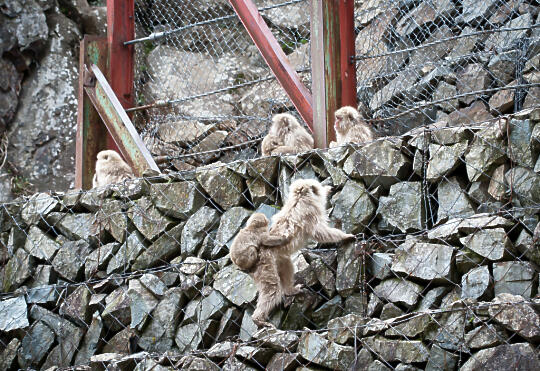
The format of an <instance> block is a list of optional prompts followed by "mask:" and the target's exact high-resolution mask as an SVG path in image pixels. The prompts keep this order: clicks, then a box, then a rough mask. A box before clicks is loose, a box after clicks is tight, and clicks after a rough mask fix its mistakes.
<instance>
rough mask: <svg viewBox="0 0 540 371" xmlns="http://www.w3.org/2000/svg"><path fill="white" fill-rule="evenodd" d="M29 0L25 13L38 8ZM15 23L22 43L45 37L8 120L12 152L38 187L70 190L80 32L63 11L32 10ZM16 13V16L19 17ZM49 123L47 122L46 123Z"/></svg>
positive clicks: (25, 173) (11, 154)
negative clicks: (39, 55)
mask: <svg viewBox="0 0 540 371" xmlns="http://www.w3.org/2000/svg"><path fill="white" fill-rule="evenodd" d="M30 4H34V5H35V2H34V1H32V2H31V3H25V6H24V7H22V9H25V13H27V11H30V9H34V7H33V6H31V5H30ZM27 14H28V18H15V22H16V23H18V20H24V21H22V22H21V23H20V24H18V25H17V26H16V27H17V30H18V31H17V32H16V35H17V38H18V40H19V43H22V44H21V45H24V46H29V43H31V44H34V42H35V41H38V40H45V39H46V38H47V31H49V35H48V36H49V40H48V41H47V44H46V47H45V50H44V56H43V58H41V59H40V61H39V68H35V69H34V70H32V71H31V73H30V75H29V76H28V77H27V78H26V79H25V82H24V84H23V87H22V89H21V95H20V99H19V105H18V107H19V108H18V110H17V113H16V114H15V117H14V119H13V122H12V123H11V124H10V131H9V136H10V144H12V146H10V151H9V156H10V158H16V159H18V163H19V164H21V169H20V170H21V175H22V176H24V177H25V178H28V179H29V181H30V182H31V183H32V184H33V185H34V186H35V188H36V189H39V190H43V191H49V190H51V189H53V190H67V189H68V188H70V187H71V186H72V182H73V179H74V173H73V166H74V163H75V158H74V157H75V129H76V127H75V125H73V123H74V122H76V119H77V117H76V115H77V99H76V97H77V86H78V85H77V81H78V72H77V71H78V55H77V54H78V53H77V52H76V51H75V48H73V45H77V44H78V42H79V40H80V38H81V34H80V32H79V30H78V28H77V25H76V24H75V23H74V22H73V21H71V20H69V19H68V18H67V17H66V16H64V15H63V14H61V13H60V12H58V13H56V12H52V14H48V15H47V22H48V26H49V29H48V28H47V25H46V24H45V15H44V14H43V12H42V11H41V9H40V10H39V11H36V10H31V11H30V12H29V13H27ZM17 19H18V20H17ZM43 123H46V124H43Z"/></svg>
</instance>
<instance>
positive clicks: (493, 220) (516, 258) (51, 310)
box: [0, 109, 540, 370]
mask: <svg viewBox="0 0 540 371" xmlns="http://www.w3.org/2000/svg"><path fill="white" fill-rule="evenodd" d="M539 133H540V109H535V110H530V109H529V110H525V111H521V112H519V113H516V114H513V115H511V116H508V117H502V118H500V119H497V120H492V121H490V122H484V123H478V124H477V125H475V126H473V127H458V128H456V127H449V126H447V125H446V124H445V123H438V124H435V125H431V126H427V127H426V128H424V129H422V130H413V131H411V132H409V133H406V134H405V135H402V136H399V137H387V138H381V139H379V140H377V141H375V142H373V143H371V144H368V145H365V146H357V145H349V146H345V147H341V148H335V149H331V150H327V151H320V150H314V151H312V152H310V153H306V154H302V155H298V156H296V155H295V156H283V157H281V158H278V157H267V158H259V159H256V160H248V161H238V162H234V163H230V164H219V165H210V166H207V167H200V168H198V169H197V170H196V171H185V172H180V173H173V174H170V175H168V176H163V177H156V178H143V179H135V180H130V181H129V182H128V183H126V184H124V185H116V186H112V187H110V188H107V189H96V190H93V191H90V192H86V193H68V194H65V195H49V194H44V193H42V194H36V195H34V196H32V197H30V198H29V199H26V200H17V201H16V202H13V203H9V204H4V205H2V208H1V209H0V210H1V212H0V226H1V230H0V241H1V242H2V244H1V246H2V247H1V250H0V262H1V268H0V284H1V285H0V287H1V288H2V292H3V293H4V294H3V296H2V297H1V301H0V334H1V338H2V339H8V341H4V342H3V344H5V345H2V347H1V348H0V353H1V354H0V362H1V363H0V365H1V367H0V369H10V368H18V367H22V368H25V367H32V368H41V369H47V368H49V367H52V366H61V367H63V366H71V365H86V366H88V365H94V366H95V367H102V366H99V365H111V367H113V366H112V365H113V364H114V365H117V366H118V367H120V366H121V367H124V365H125V367H126V368H129V367H130V366H129V365H133V367H135V365H136V366H137V367H138V369H139V370H147V369H148V370H149V369H152V367H157V366H156V365H157V364H159V367H163V368H170V367H173V366H174V367H183V368H185V369H218V367H225V368H230V369H251V368H255V369H257V368H265V367H266V368H268V369H281V368H285V369H294V368H302V367H304V368H305V369H311V368H312V367H323V368H330V369H348V368H349V367H352V366H355V367H357V368H359V369H364V368H368V367H369V368H370V369H386V368H389V369H391V368H399V369H429V370H433V369H445V368H447V369H457V368H459V369H460V370H469V369H471V370H472V369H478V368H479V367H484V368H489V367H501V365H503V367H506V366H507V367H510V368H511V367H513V366H512V365H514V364H515V363H516V362H518V361H519V363H520V365H525V366H523V367H524V369H534V367H533V366H531V367H530V368H527V367H528V365H534V364H536V362H537V357H538V345H539V341H540V316H539V313H538V311H537V308H538V305H539V304H540V302H539V301H538V298H537V297H536V295H537V294H538V292H539V288H538V278H539V273H540V271H539V270H538V266H539V265H540V253H539V251H540V250H539V249H540V247H539V245H538V236H534V235H533V231H534V230H535V228H536V229H538V228H539V227H538V210H539V208H538V205H539V203H540V176H539V175H538V174H537V170H536V171H535V170H533V169H534V168H535V167H538V161H539V159H538V152H539V148H540V135H539ZM298 178H315V179H319V180H320V181H321V182H322V183H323V184H327V185H331V186H333V187H334V189H333V192H332V195H331V197H330V200H329V205H328V206H329V216H330V220H331V221H332V223H333V224H334V225H336V226H337V227H339V228H341V229H343V230H345V231H347V232H351V233H355V234H359V236H363V237H364V241H363V242H364V243H363V244H360V243H359V244H347V245H344V246H338V247H337V248H334V247H332V246H319V247H320V248H318V249H305V250H303V251H302V252H300V253H299V254H298V255H297V256H295V259H294V261H295V265H296V270H297V275H296V276H297V280H298V281H300V282H303V283H304V284H305V285H306V287H307V290H306V292H305V293H303V294H301V295H299V296H297V297H295V298H293V299H291V298H289V299H288V300H287V302H286V303H285V305H283V306H281V307H280V308H279V309H277V310H276V311H274V313H273V314H272V317H271V322H272V323H273V324H274V325H276V327H277V328H278V329H279V330H258V329H257V328H256V326H255V325H254V324H253V322H252V321H251V313H252V310H253V307H254V303H255V302H256V296H257V295H256V288H255V286H254V283H253V280H252V279H251V277H250V276H249V275H247V274H246V273H244V272H241V271H239V270H237V269H236V268H235V266H233V265H232V263H231V262H230V259H229V257H228V250H229V246H230V244H231V240H232V239H233V238H234V236H235V234H236V233H237V231H238V230H239V229H240V228H241V227H242V225H243V223H244V222H245V221H246V220H247V218H248V217H249V215H251V213H252V212H253V211H255V210H257V211H260V212H263V213H265V214H266V215H268V216H271V215H273V214H274V213H276V212H277V210H278V209H279V205H281V204H282V200H283V199H284V198H286V197H287V195H288V192H289V185H290V183H291V182H292V181H293V180H295V179H298ZM362 234H363V235H362ZM310 246H311V247H314V245H310ZM362 246H363V247H364V248H362ZM322 247H324V248H322ZM369 250H371V251H369ZM363 252H366V254H367V255H363ZM129 352H142V353H140V354H138V355H127V353H129ZM163 354H166V356H165V357H162V356H156V355H163ZM173 361H174V362H173ZM167 362H169V363H167ZM171 362H173V363H171ZM526 366H527V367H526Z"/></svg>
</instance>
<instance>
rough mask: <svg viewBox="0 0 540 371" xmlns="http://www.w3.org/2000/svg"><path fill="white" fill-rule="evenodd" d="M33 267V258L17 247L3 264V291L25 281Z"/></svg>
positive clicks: (12, 288)
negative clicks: (13, 253)
mask: <svg viewBox="0 0 540 371" xmlns="http://www.w3.org/2000/svg"><path fill="white" fill-rule="evenodd" d="M34 269H35V259H34V257H32V256H31V255H29V254H27V253H26V251H25V250H24V249H17V251H15V255H13V256H12V257H11V258H10V259H9V261H8V262H7V264H6V265H5V266H4V269H3V275H2V279H3V282H1V281H0V283H2V286H3V291H4V292H10V291H13V290H15V289H16V288H18V287H19V286H20V285H21V284H22V283H23V282H25V281H26V280H27V279H28V278H29V277H30V276H31V275H32V274H33V273H34Z"/></svg>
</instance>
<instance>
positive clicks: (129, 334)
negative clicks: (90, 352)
mask: <svg viewBox="0 0 540 371" xmlns="http://www.w3.org/2000/svg"><path fill="white" fill-rule="evenodd" d="M136 336H137V333H136V332H135V330H133V329H131V328H129V327H126V328H125V329H123V330H122V331H119V332H117V333H116V334H115V335H114V336H113V337H112V338H110V339H109V340H107V343H106V344H105V345H104V346H103V347H102V348H101V350H100V353H115V354H119V355H121V354H127V353H129V343H130V341H133V340H135V341H136V340H137V338H136Z"/></svg>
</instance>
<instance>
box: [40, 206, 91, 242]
mask: <svg viewBox="0 0 540 371" xmlns="http://www.w3.org/2000/svg"><path fill="white" fill-rule="evenodd" d="M46 219H47V223H49V225H54V228H56V229H58V230H59V231H60V233H62V234H63V235H64V236H66V237H67V238H69V239H70V240H87V241H90V240H91V237H93V235H94V234H95V232H94V230H93V228H92V225H93V223H94V215H92V214H65V213H57V212H52V213H50V214H49V215H48V216H47V217H46Z"/></svg>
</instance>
